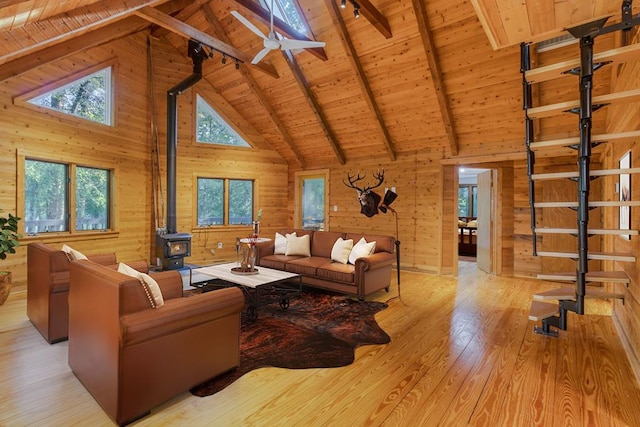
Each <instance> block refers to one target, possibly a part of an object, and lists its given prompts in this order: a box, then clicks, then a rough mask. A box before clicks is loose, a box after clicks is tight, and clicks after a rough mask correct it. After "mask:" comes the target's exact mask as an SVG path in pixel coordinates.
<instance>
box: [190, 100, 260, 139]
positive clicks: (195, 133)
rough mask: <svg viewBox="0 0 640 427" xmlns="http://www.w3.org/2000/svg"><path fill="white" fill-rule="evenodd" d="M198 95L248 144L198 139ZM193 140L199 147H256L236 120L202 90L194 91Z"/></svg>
mask: <svg viewBox="0 0 640 427" xmlns="http://www.w3.org/2000/svg"><path fill="white" fill-rule="evenodd" d="M198 97H200V98H202V100H203V101H204V102H205V103H206V104H207V105H208V106H209V108H211V109H212V110H213V112H214V113H215V114H216V115H217V116H218V118H219V119H220V120H222V121H223V122H224V123H225V124H226V125H227V126H228V127H229V128H230V129H231V130H232V131H233V132H234V133H235V134H236V135H237V136H238V137H239V138H240V139H241V140H242V141H244V143H246V144H247V146H242V145H229V144H220V143H217V142H203V141H198ZM193 118H194V123H193V129H194V131H193V142H194V143H195V144H196V145H197V146H198V147H213V148H232V149H241V150H249V149H252V148H254V146H253V144H252V143H251V139H250V138H249V137H248V135H247V134H245V133H244V131H243V130H242V128H241V127H239V126H236V124H235V122H234V121H233V120H231V119H230V118H229V116H227V115H226V114H225V113H223V112H222V111H220V109H219V108H218V107H217V106H216V105H215V103H214V102H211V98H209V97H208V96H207V95H205V94H203V93H201V92H194V100H193Z"/></svg>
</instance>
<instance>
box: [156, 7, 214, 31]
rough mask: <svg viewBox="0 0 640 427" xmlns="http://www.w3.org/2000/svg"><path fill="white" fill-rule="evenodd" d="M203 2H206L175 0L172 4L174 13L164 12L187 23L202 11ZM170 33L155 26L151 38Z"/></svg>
mask: <svg viewBox="0 0 640 427" xmlns="http://www.w3.org/2000/svg"><path fill="white" fill-rule="evenodd" d="M203 2H204V0H197V1H193V0H175V1H172V2H171V4H172V6H173V7H172V11H167V10H164V11H163V12H164V13H166V14H167V15H171V16H173V17H174V18H176V19H178V20H180V21H182V22H186V21H187V20H188V19H189V18H191V17H192V16H193V15H195V14H196V13H197V12H198V11H199V10H200V7H201V6H202V3H203ZM174 13H175V15H174ZM170 32H171V31H169V30H168V29H166V28H164V27H159V26H154V28H153V30H151V36H153V37H156V38H160V37H164V36H166V35H167V34H169V33H170Z"/></svg>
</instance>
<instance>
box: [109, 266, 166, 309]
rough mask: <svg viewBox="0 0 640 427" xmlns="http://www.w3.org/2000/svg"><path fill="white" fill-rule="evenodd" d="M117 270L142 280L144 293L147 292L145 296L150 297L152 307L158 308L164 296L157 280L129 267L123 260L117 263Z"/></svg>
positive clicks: (162, 302)
mask: <svg viewBox="0 0 640 427" xmlns="http://www.w3.org/2000/svg"><path fill="white" fill-rule="evenodd" d="M118 271H119V272H120V273H123V274H126V275H127V276H131V277H135V278H136V279H138V280H140V281H141V282H142V285H143V287H145V293H146V294H147V297H150V301H149V303H150V304H151V307H152V308H158V307H160V306H162V305H163V304H164V298H163V297H162V291H161V290H160V286H159V285H158V282H156V281H155V280H153V279H152V278H151V276H149V275H148V274H146V273H142V272H140V271H138V270H136V269H134V268H131V267H129V266H128V265H127V264H125V263H123V262H121V263H120V264H118ZM147 290H148V292H147Z"/></svg>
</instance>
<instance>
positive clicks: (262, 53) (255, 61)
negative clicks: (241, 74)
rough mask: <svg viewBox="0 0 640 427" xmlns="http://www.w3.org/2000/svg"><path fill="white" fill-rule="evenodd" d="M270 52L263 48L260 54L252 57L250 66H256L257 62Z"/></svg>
mask: <svg viewBox="0 0 640 427" xmlns="http://www.w3.org/2000/svg"><path fill="white" fill-rule="evenodd" d="M270 51H271V49H269V48H268V47H265V48H264V49H262V50H261V51H260V52H258V54H257V55H256V56H254V57H253V59H252V60H251V63H252V64H254V65H255V64H257V63H258V62H260V61H261V60H262V58H264V57H265V56H266V55H267V53H269V52H270Z"/></svg>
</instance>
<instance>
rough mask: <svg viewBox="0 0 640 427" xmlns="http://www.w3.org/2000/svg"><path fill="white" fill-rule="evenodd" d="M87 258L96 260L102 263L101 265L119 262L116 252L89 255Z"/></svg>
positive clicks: (97, 262)
mask: <svg viewBox="0 0 640 427" xmlns="http://www.w3.org/2000/svg"><path fill="white" fill-rule="evenodd" d="M87 258H89V261H92V262H95V263H96V264H100V265H107V266H108V265H114V264H116V265H117V264H118V261H116V254H115V253H110V254H93V255H87Z"/></svg>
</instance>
